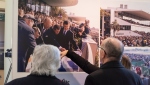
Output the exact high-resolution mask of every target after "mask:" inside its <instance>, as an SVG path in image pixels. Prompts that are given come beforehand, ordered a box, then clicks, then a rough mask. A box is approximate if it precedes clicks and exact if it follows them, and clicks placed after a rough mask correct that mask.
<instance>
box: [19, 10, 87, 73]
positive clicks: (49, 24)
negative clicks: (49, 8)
mask: <svg viewBox="0 0 150 85" xmlns="http://www.w3.org/2000/svg"><path fill="white" fill-rule="evenodd" d="M23 28H24V29H23ZM89 31H90V28H89V20H85V23H80V24H77V23H75V22H73V21H70V20H69V19H68V20H62V19H60V18H57V17H52V16H48V15H46V14H45V13H41V12H36V11H33V10H31V9H29V8H28V7H20V8H19V12H18V43H19V44H18V57H19V58H18V62H20V63H18V72H24V71H25V68H26V66H27V61H28V59H29V57H30V55H31V53H32V52H33V49H34V47H35V46H36V45H39V44H51V45H54V46H56V47H58V48H59V50H60V51H64V50H71V51H81V47H82V38H86V37H87V35H88V34H89ZM28 47H29V48H28ZM26 49H27V50H26ZM22 52H23V53H22ZM20 56H26V57H25V58H26V59H25V63H24V62H22V61H24V59H23V58H22V57H20ZM24 64H25V66H24Z"/></svg>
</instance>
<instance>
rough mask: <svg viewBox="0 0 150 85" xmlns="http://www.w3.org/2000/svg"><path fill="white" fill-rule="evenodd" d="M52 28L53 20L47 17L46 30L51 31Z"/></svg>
mask: <svg viewBox="0 0 150 85" xmlns="http://www.w3.org/2000/svg"><path fill="white" fill-rule="evenodd" d="M51 26H52V20H51V18H49V17H47V18H46V19H45V21H44V28H45V29H49V28H50V27H51Z"/></svg>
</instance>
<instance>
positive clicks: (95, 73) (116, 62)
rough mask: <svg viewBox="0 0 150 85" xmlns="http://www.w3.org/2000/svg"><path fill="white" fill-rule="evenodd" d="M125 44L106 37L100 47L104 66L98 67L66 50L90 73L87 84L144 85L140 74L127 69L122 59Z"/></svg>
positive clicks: (63, 53)
mask: <svg viewBox="0 0 150 85" xmlns="http://www.w3.org/2000/svg"><path fill="white" fill-rule="evenodd" d="M123 51H124V45H123V44H122V42H121V41H119V40H118V39H116V38H107V39H105V40H104V41H103V42H102V44H101V47H100V54H101V56H100V61H101V63H102V66H101V67H100V68H99V67H96V66H94V65H92V64H91V63H89V62H88V61H87V60H85V59H83V58H82V57H81V56H79V55H77V54H75V53H74V52H71V51H67V50H66V51H64V52H62V53H61V55H62V56H64V55H66V56H67V57H69V58H70V59H71V60H72V61H74V62H75V63H76V64H77V65H78V66H79V67H80V68H81V69H82V70H84V71H85V72H86V73H88V74H89V75H88V76H87V78H86V80H85V85H142V81H141V79H140V76H138V75H137V74H136V73H134V72H132V71H131V70H129V69H126V68H125V67H124V66H123V65H122V63H121V62H120V61H121V58H122V54H123Z"/></svg>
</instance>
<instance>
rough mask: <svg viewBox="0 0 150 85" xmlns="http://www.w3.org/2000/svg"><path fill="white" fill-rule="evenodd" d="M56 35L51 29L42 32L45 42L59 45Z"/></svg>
mask: <svg viewBox="0 0 150 85" xmlns="http://www.w3.org/2000/svg"><path fill="white" fill-rule="evenodd" d="M56 37H57V35H56V34H55V32H54V31H53V29H51V28H50V29H48V30H47V31H46V32H45V33H44V34H43V39H44V42H45V44H51V45H55V46H56V47H60V44H59V43H58V41H57V38H56Z"/></svg>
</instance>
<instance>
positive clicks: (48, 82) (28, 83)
mask: <svg viewBox="0 0 150 85" xmlns="http://www.w3.org/2000/svg"><path fill="white" fill-rule="evenodd" d="M6 85H69V84H67V83H65V82H62V81H61V80H59V79H58V78H56V77H55V76H44V75H43V76H38V75H33V74H30V75H28V76H27V77H23V78H18V79H15V80H13V81H11V82H9V83H7V84H6Z"/></svg>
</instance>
